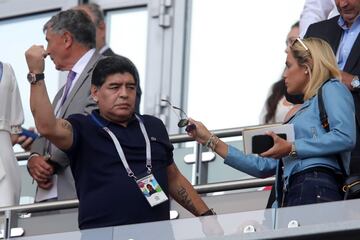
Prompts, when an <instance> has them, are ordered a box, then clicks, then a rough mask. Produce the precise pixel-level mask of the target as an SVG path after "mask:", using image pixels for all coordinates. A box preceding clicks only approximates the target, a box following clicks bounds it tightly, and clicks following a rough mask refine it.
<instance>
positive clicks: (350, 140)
mask: <svg viewBox="0 0 360 240" xmlns="http://www.w3.org/2000/svg"><path fill="white" fill-rule="evenodd" d="M284 78H285V85H286V88H287V92H288V93H289V94H304V103H303V104H302V105H301V107H300V108H299V110H298V111H297V112H296V113H295V114H294V115H293V116H292V117H291V118H290V119H289V121H288V122H289V123H292V124H294V129H295V141H294V142H288V141H286V140H283V139H282V138H280V137H278V136H277V135H276V134H274V133H272V132H269V133H268V135H270V136H272V138H273V140H274V146H273V147H272V148H270V149H269V150H268V151H266V152H264V153H262V154H260V155H254V154H249V155H245V154H244V152H242V151H240V150H238V149H236V148H235V147H233V146H231V145H227V144H226V143H224V142H223V141H221V140H219V139H218V138H217V137H216V136H214V135H212V134H211V133H210V132H209V131H208V130H207V129H206V127H205V126H204V125H203V124H202V123H201V122H197V121H194V120H192V119H190V123H192V124H195V125H196V129H194V130H193V131H191V132H190V133H189V135H190V136H192V137H193V138H194V139H195V140H196V141H198V142H199V143H202V144H206V145H208V146H210V147H211V148H212V149H213V150H214V151H215V152H217V153H218V154H219V155H220V156H221V157H223V158H224V159H225V164H227V165H229V166H231V167H234V168H236V169H238V170H240V171H243V172H246V173H248V174H250V175H253V176H255V177H260V178H265V177H268V176H272V175H274V174H276V190H277V191H276V193H277V201H275V203H274V205H273V206H281V207H285V206H297V205H302V204H312V203H320V202H328V201H336V200H341V199H342V194H341V192H340V183H339V182H338V181H337V176H336V174H338V173H341V169H340V167H339V165H338V163H337V157H336V155H338V154H340V156H341V158H342V161H343V165H344V167H345V169H346V170H347V171H348V169H349V162H350V152H351V149H352V148H353V147H354V145H355V140H356V136H355V132H356V131H355V114H354V102H353V98H352V96H351V94H350V92H349V90H348V89H347V88H346V87H345V85H343V84H342V83H341V82H340V72H339V69H338V67H337V63H336V60H335V56H334V53H333V52H332V50H331V48H330V46H329V45H328V44H327V43H326V42H325V41H323V40H320V39H316V38H308V39H305V40H301V39H300V38H298V39H297V40H296V41H295V42H294V43H293V45H292V46H291V47H290V50H289V51H288V55H287V59H286V69H285V73H284ZM327 80H329V81H327ZM322 85H323V87H322V93H323V101H324V105H325V109H326V111H327V114H328V121H329V127H330V131H329V132H326V131H325V129H324V128H323V127H322V125H321V122H320V118H319V108H318V97H317V92H318V89H319V88H320V87H321V86H322ZM282 166H283V168H282ZM282 169H283V170H282Z"/></svg>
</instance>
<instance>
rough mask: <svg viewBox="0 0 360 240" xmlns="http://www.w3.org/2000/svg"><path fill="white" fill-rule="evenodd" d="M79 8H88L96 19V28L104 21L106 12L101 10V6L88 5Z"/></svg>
mask: <svg viewBox="0 0 360 240" xmlns="http://www.w3.org/2000/svg"><path fill="white" fill-rule="evenodd" d="M79 7H83V8H87V9H88V10H90V12H91V13H92V15H93V16H94V18H95V26H98V25H99V24H100V23H101V22H103V21H104V12H103V10H102V9H101V8H100V6H99V4H96V3H86V4H81V5H79Z"/></svg>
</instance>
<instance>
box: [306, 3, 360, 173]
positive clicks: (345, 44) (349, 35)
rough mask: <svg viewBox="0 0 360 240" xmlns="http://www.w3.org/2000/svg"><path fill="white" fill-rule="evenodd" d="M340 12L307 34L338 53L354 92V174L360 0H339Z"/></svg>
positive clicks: (356, 162)
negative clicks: (324, 42) (328, 45)
mask: <svg viewBox="0 0 360 240" xmlns="http://www.w3.org/2000/svg"><path fill="white" fill-rule="evenodd" d="M335 3H336V6H337V9H338V11H339V13H340V15H338V16H336V17H333V18H331V19H329V20H325V21H322V22H319V23H314V24H312V25H310V27H309V29H308V31H307V32H306V35H305V37H318V38H321V39H323V40H325V41H327V42H328V43H329V44H330V46H331V47H332V49H333V51H334V53H336V59H337V63H338V66H339V68H340V70H341V75H342V82H343V83H344V84H345V85H346V86H347V87H348V89H349V90H350V91H351V93H352V96H353V98H354V102H355V113H356V124H357V125H356V129H355V131H356V139H357V140H356V146H355V148H354V149H353V151H352V153H351V161H350V174H359V173H360V126H359V124H360V91H359V90H360V82H359V76H360V36H359V32H360V17H359V15H360V0H341V1H340V0H335Z"/></svg>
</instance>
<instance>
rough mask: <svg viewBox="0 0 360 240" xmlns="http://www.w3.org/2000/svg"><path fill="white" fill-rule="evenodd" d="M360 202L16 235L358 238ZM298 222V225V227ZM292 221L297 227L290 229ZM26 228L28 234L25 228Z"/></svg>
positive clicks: (138, 238)
mask: <svg viewBox="0 0 360 240" xmlns="http://www.w3.org/2000/svg"><path fill="white" fill-rule="evenodd" d="M359 203H360V200H349V201H339V202H332V203H325V204H321V205H319V204H315V205H307V206H299V207H291V208H283V209H266V210H258V211H250V212H240V213H230V214H221V215H217V216H209V217H204V218H186V219H178V220H171V221H161V222H150V223H143V224H132V225H124V226H118V227H108V228H101V229H90V230H84V231H81V232H80V231H75V232H63V233H57V234H46V235H41V236H30V237H21V238H17V239H24V240H25V239H27V240H30V239H36V240H45V239H51V240H54V239H62V240H65V239H72V240H73V239H79V240H80V239H82V240H90V239H91V240H92V239H107V240H110V239H114V240H115V239H136V240H142V239H144V240H145V239H160V240H162V239H164V240H165V239H166V240H170V239H176V240H183V239H184V240H185V239H279V238H281V239H289V237H293V238H294V237H298V238H301V239H340V238H339V237H340V236H343V237H344V236H346V237H345V238H346V239H357V238H358V233H359V229H360V224H359V223H360V214H359V211H356V209H358V206H359ZM239 204H240V203H239ZM54 220H55V218H54ZM294 220H296V221H297V222H298V223H299V225H298V227H296V225H295V221H294ZM290 221H291V222H292V223H291V224H292V225H290V227H289V222H290ZM59 223H60V224H61V222H57V224H59ZM28 227H29V226H28ZM24 230H25V233H26V229H24ZM219 233H221V234H219ZM320 234H322V235H320ZM319 236H321V238H320V237H319ZM335 236H338V238H336V237H335Z"/></svg>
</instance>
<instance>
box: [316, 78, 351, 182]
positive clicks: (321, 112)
mask: <svg viewBox="0 0 360 240" xmlns="http://www.w3.org/2000/svg"><path fill="white" fill-rule="evenodd" d="M328 81H329V79H328V80H326V81H325V82H324V83H323V84H322V85H321V86H320V88H319V90H318V106H319V116H320V121H321V125H322V126H323V128H324V129H325V131H326V132H329V131H330V128H329V122H328V117H327V114H326V109H325V105H324V100H323V96H322V87H323V86H324V85H325V84H326V83H327V82H328ZM336 160H337V162H338V164H339V167H340V169H341V172H342V174H343V175H344V176H347V174H346V171H345V168H344V164H343V162H342V160H341V157H340V154H336Z"/></svg>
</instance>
